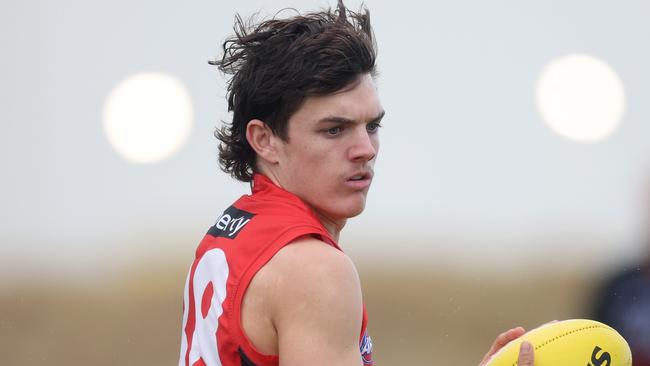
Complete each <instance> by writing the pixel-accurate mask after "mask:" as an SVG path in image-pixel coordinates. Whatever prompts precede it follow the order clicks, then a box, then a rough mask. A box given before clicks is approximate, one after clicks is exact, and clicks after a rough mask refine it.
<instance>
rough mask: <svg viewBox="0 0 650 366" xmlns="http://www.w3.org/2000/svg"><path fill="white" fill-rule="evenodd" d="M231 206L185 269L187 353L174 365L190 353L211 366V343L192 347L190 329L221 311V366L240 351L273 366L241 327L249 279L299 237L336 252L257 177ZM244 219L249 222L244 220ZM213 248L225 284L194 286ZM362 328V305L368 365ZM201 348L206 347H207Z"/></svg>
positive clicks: (308, 216)
mask: <svg viewBox="0 0 650 366" xmlns="http://www.w3.org/2000/svg"><path fill="white" fill-rule="evenodd" d="M233 207H234V211H229V210H232V208H229V209H228V210H226V213H228V212H231V213H232V212H234V213H232V214H230V215H226V213H224V215H222V217H220V218H219V219H218V220H217V223H216V224H215V227H219V228H221V229H224V230H223V231H221V232H218V233H217V234H215V232H216V231H213V230H215V227H213V228H211V231H210V232H209V233H208V234H207V235H206V236H205V237H204V238H203V240H202V241H201V243H200V244H199V247H198V249H197V251H196V259H195V260H194V263H193V265H192V267H191V269H190V275H189V277H188V283H187V285H186V291H187V293H186V294H185V299H186V301H187V302H188V303H187V304H185V303H184V308H186V309H185V310H187V314H184V322H185V324H183V326H184V330H185V332H184V334H183V336H184V337H186V338H185V339H184V340H183V341H184V342H186V344H187V349H186V350H185V352H184V354H182V355H181V358H180V362H179V365H183V366H187V365H190V362H192V360H191V359H190V357H191V356H190V355H191V354H192V355H193V357H197V355H200V357H201V362H205V363H206V365H207V366H211V365H210V364H211V363H210V361H208V360H209V356H205V357H204V355H203V352H205V348H206V347H208V348H209V344H210V340H209V339H208V340H207V341H206V342H203V341H202V342H199V343H198V345H197V343H196V342H197V340H195V339H193V338H195V337H198V336H197V335H196V334H195V330H196V329H195V327H198V326H210V325H211V323H209V321H211V319H212V318H211V317H210V316H208V312H209V311H213V312H215V314H216V313H218V312H219V311H220V310H221V309H222V311H223V313H221V314H220V315H219V316H218V318H217V321H218V324H217V331H216V344H217V348H218V358H219V360H220V362H221V364H222V365H223V366H241V365H242V361H241V356H240V353H239V350H240V349H241V351H243V353H245V354H246V356H247V358H248V359H249V361H250V362H252V363H253V364H255V365H256V366H275V365H278V363H279V362H278V361H279V358H278V356H277V355H264V354H262V353H260V352H258V351H257V350H256V349H255V348H254V346H253V345H252V343H251V342H250V341H249V340H248V338H247V337H246V336H245V334H244V331H243V329H242V326H241V313H240V311H241V304H242V300H243V296H244V293H245V292H246V289H247V288H248V285H249V284H250V281H251V280H252V278H253V277H254V275H255V274H256V273H257V272H258V271H259V270H260V268H262V267H263V266H264V265H265V264H266V263H267V262H268V261H269V260H270V259H271V258H272V257H273V256H274V255H275V254H276V253H277V252H278V251H279V250H280V249H282V248H283V247H284V246H286V245H287V244H289V243H291V242H292V241H294V240H295V239H297V238H299V237H302V236H305V235H312V236H315V237H317V238H319V239H320V240H322V241H323V242H325V243H327V244H329V245H331V246H333V247H335V248H337V249H339V250H341V249H340V247H339V246H338V244H337V243H336V242H335V241H334V240H333V239H332V237H331V236H330V234H329V233H328V232H327V230H326V229H325V228H324V227H323V226H322V224H321V223H320V221H319V220H318V218H317V217H316V216H315V214H314V213H313V212H312V210H311V209H310V208H309V207H308V206H307V205H306V204H305V203H304V202H303V201H301V200H300V199H299V198H298V197H296V196H295V195H293V194H291V193H289V192H287V191H285V190H283V189H281V188H279V187H277V186H276V185H274V184H273V183H272V182H271V181H270V180H269V179H268V178H266V177H264V176H262V175H259V174H257V175H255V176H254V180H253V193H252V195H245V196H242V197H241V198H240V199H239V200H237V201H236V202H235V203H234V204H233ZM241 212H244V213H243V214H242V213H241ZM237 215H239V216H237ZM242 215H243V216H242ZM235 216H237V217H235ZM248 219H250V221H247V220H248ZM210 233H212V234H214V235H211V234H210ZM213 250H217V251H219V253H218V254H219V255H223V256H225V261H226V262H227V264H225V263H224V267H227V268H225V269H220V271H221V272H220V271H214V272H219V273H227V280H226V279H221V280H220V279H219V275H218V273H217V274H214V276H215V279H213V280H211V281H210V282H209V284H208V285H207V286H206V287H205V288H200V289H199V288H195V287H194V282H195V281H196V280H197V279H195V271H196V270H197V265H198V264H199V262H200V261H201V260H202V259H203V258H204V256H205V255H206V253H208V252H210V251H213ZM214 253H215V252H213V254H214ZM214 257H215V258H217V259H214V260H219V258H220V257H219V256H214ZM213 270H215V269H214V268H208V269H207V270H205V269H204V268H202V269H201V270H200V271H202V272H201V274H200V276H205V273H208V276H212V275H213V274H211V273H212V272H213ZM219 281H222V282H223V283H222V286H221V287H222V289H220V285H219ZM213 282H214V283H213ZM213 286H214V289H213ZM224 286H225V287H224ZM195 290H198V291H202V297H201V298H200V299H201V304H200V305H201V309H200V310H201V315H202V316H203V318H204V319H201V322H199V321H198V320H197V319H196V315H195V313H196V310H197V309H196V308H195V306H196V305H197V304H196V302H197V301H195V300H194V299H195V297H196V296H195V295H196V294H194V291H195ZM215 299H216V300H218V301H215ZM206 316H208V317H207V319H205V318H206ZM212 325H213V324H212ZM366 328H367V314H366V309H365V306H364V307H363V325H362V329H361V330H360V337H359V340H360V347H361V348H362V352H363V350H364V349H365V350H366V352H365V354H363V360H364V364H365V365H372V354H371V349H372V342H371V341H370V338H369V337H367V332H366ZM208 329H212V328H208ZM197 334H198V333H197ZM206 344H208V345H207V346H206ZM364 346H365V347H364ZM193 347H196V348H194V349H193ZM201 347H203V348H201ZM181 352H183V349H182V350H181ZM197 352H198V353H197ZM195 362H196V361H195ZM215 363H216V362H215Z"/></svg>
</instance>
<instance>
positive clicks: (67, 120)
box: [0, 0, 650, 282]
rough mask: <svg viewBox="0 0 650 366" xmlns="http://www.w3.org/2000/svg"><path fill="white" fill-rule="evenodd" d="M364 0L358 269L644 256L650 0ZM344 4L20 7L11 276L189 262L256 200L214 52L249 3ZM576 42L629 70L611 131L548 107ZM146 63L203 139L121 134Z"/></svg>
mask: <svg viewBox="0 0 650 366" xmlns="http://www.w3.org/2000/svg"><path fill="white" fill-rule="evenodd" d="M365 3H366V5H367V6H368V8H370V10H371V14H372V22H373V24H374V30H375V34H376V37H377V40H378V46H379V59H378V65H379V71H380V77H379V79H378V87H379V92H380V96H381V98H382V102H383V104H384V107H385V109H386V111H387V117H386V118H385V120H384V122H383V124H384V128H383V129H382V130H381V139H382V146H381V152H380V157H379V161H378V163H377V166H376V176H375V181H374V182H373V187H372V189H371V192H370V197H369V204H368V206H367V209H366V212H365V213H364V214H363V215H362V216H361V217H359V218H355V219H353V220H351V221H350V222H349V224H348V228H346V231H344V234H343V237H342V244H343V246H344V248H345V249H346V250H347V251H348V252H349V253H351V255H352V256H353V257H354V258H355V260H356V261H358V262H360V263H362V264H363V263H366V264H369V265H372V266H379V267H381V268H388V267H400V266H410V265H413V264H418V265H423V266H424V267H445V268H449V269H452V270H453V269H456V270H459V271H471V270H476V271H484V272H486V273H495V272H500V271H503V272H504V273H509V271H510V272H511V271H512V270H518V269H521V268H524V267H526V268H538V269H544V268H547V267H548V266H549V263H553V265H554V266H555V268H560V269H562V268H564V269H572V268H577V267H579V268H580V269H585V268H592V267H599V266H610V265H613V264H614V263H618V262H619V261H623V260H626V259H629V258H632V257H634V256H636V255H638V254H639V253H640V252H641V251H642V250H643V248H644V247H643V244H642V240H641V238H642V237H643V235H645V233H644V225H643V223H644V220H645V219H646V218H645V217H644V215H645V213H644V209H645V207H644V206H645V205H644V204H645V203H646V202H647V201H648V199H647V196H645V193H644V189H645V187H644V185H645V183H644V182H645V181H646V180H647V179H646V178H647V176H648V172H649V170H648V167H649V165H650V164H649V162H650V144H649V143H648V136H650V124H648V120H649V118H650V103H647V98H648V95H650V71H649V70H648V65H650V51H648V47H647V46H643V45H644V44H646V43H647V39H648V36H649V35H650V23H648V21H647V18H648V12H649V11H650V4H648V3H647V2H644V1H626V2H614V1H557V0H553V1H536V2H533V1H527V2H521V1H453V2H435V1H434V2H420V1H410V0H405V1H383V0H368V1H366V2H365ZM347 4H348V6H349V7H351V8H353V9H357V8H358V6H359V4H360V2H358V1H348V2H347ZM332 5H335V4H334V2H333V1H331V2H326V1H305V0H303V1H295V0H272V1H271V0H267V1H254V0H242V1H238V2H234V1H228V2H225V1H194V2H171V1H123V0H115V1H110V2H98V1H75V0H64V1H58V2H51V1H34V0H26V1H9V2H3V9H4V10H3V11H2V12H1V13H0V28H1V31H0V42H1V44H2V57H1V58H0V80H2V82H1V83H0V93H1V94H0V96H1V100H2V102H1V105H2V108H1V109H0V120H1V121H2V131H3V133H2V134H1V135H0V139H1V141H0V149H2V153H1V154H0V159H1V161H2V173H1V174H2V175H1V182H2V189H1V190H0V200H1V202H2V210H1V211H0V212H1V215H2V216H1V217H0V272H1V273H2V278H3V281H5V282H12V281H14V280H16V279H38V278H50V279H51V278H69V277H70V278H90V277H94V276H102V275H105V274H110V273H119V272H120V271H122V270H123V269H124V268H128V267H129V266H136V265H137V264H138V263H140V262H142V261H146V262H156V261H158V260H168V259H170V258H175V259H177V260H178V261H179V262H183V263H187V264H188V265H189V263H190V262H191V258H192V255H193V252H194V249H195V247H196V245H197V243H198V241H199V240H200V238H201V237H202V235H203V234H204V233H205V231H206V230H207V228H208V227H209V226H210V225H211V224H212V222H213V220H214V219H215V218H216V217H217V216H218V215H219V213H220V212H221V211H222V210H223V209H224V208H225V207H227V206H228V205H229V204H230V203H231V202H232V201H233V200H234V199H235V198H236V197H238V196H239V195H240V194H243V193H246V192H248V187H247V185H245V184H241V183H237V182H235V181H234V180H232V179H230V178H229V177H228V176H226V175H225V174H224V173H222V172H221V171H220V170H219V169H218V167H217V159H216V151H217V143H216V139H215V138H214V137H213V135H212V133H213V131H214V128H215V126H219V125H220V124H221V122H220V121H222V120H227V119H228V114H227V112H226V104H225V99H224V96H225V79H224V77H223V76H222V75H220V74H219V72H218V71H217V70H216V69H215V68H214V67H213V66H210V65H208V64H207V61H208V60H211V59H214V58H216V57H218V56H220V55H221V53H220V46H221V43H222V42H223V40H224V39H225V37H226V36H228V35H230V34H231V33H232V24H233V19H234V15H235V13H240V14H242V15H244V16H248V15H250V14H252V13H254V12H256V11H259V12H260V16H261V17H268V16H272V15H273V14H275V12H276V11H278V10H279V9H282V8H285V7H295V8H297V9H299V10H315V9H319V8H324V7H328V6H332ZM576 53H577V54H585V55H590V56H593V57H595V58H597V59H599V60H601V61H603V62H605V63H607V64H608V65H609V66H611V68H612V69H613V70H614V71H615V73H616V74H617V75H618V77H619V78H620V80H621V81H622V82H623V87H624V92H625V104H624V106H625V110H624V114H623V117H622V120H621V122H620V124H619V125H618V127H617V129H616V130H614V131H613V133H611V135H609V136H608V137H606V138H604V139H602V140H600V141H598V142H593V143H581V142H575V141H572V140H570V139H567V138H565V137H562V136H560V135H559V134H557V133H555V132H553V131H552V130H551V129H550V128H549V127H548V126H547V125H546V124H545V123H544V121H543V120H542V118H541V117H540V112H539V110H538V107H537V104H536V85H537V82H538V79H539V77H540V73H541V72H542V70H543V69H544V67H545V65H547V64H548V63H549V62H551V61H553V60H555V59H557V58H559V57H563V56H566V55H570V54H576ZM141 72H160V73H165V74H168V75H171V76H173V77H175V78H176V79H178V80H179V81H180V82H181V83H182V84H183V85H184V86H185V88H186V90H187V91H188V92H189V95H190V96H191V100H192V108H193V119H192V129H191V132H190V135H189V138H188V140H187V141H186V142H185V143H184V144H183V145H182V147H181V148H180V149H179V150H178V151H177V152H176V153H175V154H173V155H171V156H170V157H169V158H168V159H165V160H162V161H160V162H156V163H150V164H135V163H131V162H129V161H127V160H125V159H123V158H122V157H121V156H120V155H118V154H117V153H116V151H115V150H114V149H113V148H112V146H111V145H110V144H109V142H108V140H107V137H106V134H105V132H104V129H103V109H104V105H105V103H106V100H107V98H108V96H109V94H110V92H111V90H113V88H115V86H116V85H117V84H118V83H119V82H120V81H122V80H124V79H126V78H128V77H130V76H132V75H134V74H137V73H141ZM150 133H151V136H152V138H155V136H156V134H157V131H156V129H155V128H154V129H151V131H150ZM347 243H349V244H347Z"/></svg>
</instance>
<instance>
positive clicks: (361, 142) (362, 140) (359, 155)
mask: <svg viewBox="0 0 650 366" xmlns="http://www.w3.org/2000/svg"><path fill="white" fill-rule="evenodd" d="M378 148H379V141H378V138H377V135H370V134H369V133H368V131H367V130H366V129H365V127H364V128H362V129H360V131H359V132H358V133H356V134H355V139H354V143H353V144H352V146H351V148H350V150H349V154H350V160H353V161H370V160H372V159H374V158H375V156H376V155H377V149H378Z"/></svg>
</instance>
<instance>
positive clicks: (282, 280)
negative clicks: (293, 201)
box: [261, 237, 363, 365]
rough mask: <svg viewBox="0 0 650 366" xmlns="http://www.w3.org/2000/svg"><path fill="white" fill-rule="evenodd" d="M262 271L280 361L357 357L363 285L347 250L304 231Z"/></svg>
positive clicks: (325, 361)
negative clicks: (304, 235)
mask: <svg viewBox="0 0 650 366" xmlns="http://www.w3.org/2000/svg"><path fill="white" fill-rule="evenodd" d="M261 272H262V273H261V278H262V281H263V282H265V283H266V284H267V286H265V287H266V288H265V291H264V292H266V293H267V295H271V294H272V295H271V296H269V297H268V298H267V299H268V302H267V306H269V308H268V309H269V311H270V317H271V322H272V324H273V327H274V328H275V329H276V330H277V346H278V352H279V354H280V356H281V360H282V364H283V365H294V364H295V365H300V364H310V362H313V360H314V359H319V360H322V361H323V364H324V365H325V364H345V365H354V364H358V362H360V354H359V348H358V347H359V345H358V342H359V335H360V331H361V322H362V307H363V305H362V296H361V286H360V284H359V276H358V274H357V271H356V269H355V267H354V264H353V263H352V261H351V260H350V258H349V257H348V256H347V255H345V254H344V253H343V252H341V251H339V250H337V249H336V248H333V247H331V246H329V245H327V244H325V243H323V242H322V241H319V240H317V239H314V238H308V237H305V238H301V239H299V240H297V241H295V242H293V243H291V244H290V245H287V246H286V247H284V248H283V249H282V250H280V251H279V252H278V253H277V254H276V255H275V256H274V257H273V259H272V260H271V261H269V263H268V264H267V265H266V266H264V268H263V269H262V271H261ZM315 345H318V346H315ZM315 356H318V357H315Z"/></svg>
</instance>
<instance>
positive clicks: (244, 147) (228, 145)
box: [209, 0, 377, 182]
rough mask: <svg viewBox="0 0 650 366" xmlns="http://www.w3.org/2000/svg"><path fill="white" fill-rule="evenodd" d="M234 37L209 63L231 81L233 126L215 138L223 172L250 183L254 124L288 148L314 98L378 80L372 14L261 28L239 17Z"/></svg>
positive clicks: (338, 14)
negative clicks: (296, 121)
mask: <svg viewBox="0 0 650 366" xmlns="http://www.w3.org/2000/svg"><path fill="white" fill-rule="evenodd" d="M234 31H235V34H234V35H233V36H232V37H230V38H228V39H227V40H226V41H225V42H224V43H223V57H222V58H221V60H216V61H210V62H209V63H210V64H211V65H216V66H217V67H218V69H219V70H221V71H222V72H223V73H225V74H227V75H232V77H231V78H230V80H229V81H228V89H227V100H228V111H229V112H232V113H233V117H232V121H231V122H230V123H227V122H226V123H225V124H224V126H223V127H222V128H217V129H216V130H215V136H216V137H217V138H218V139H219V141H220V144H219V165H220V167H221V169H222V170H223V171H224V172H226V173H229V174H230V175H231V176H233V177H234V178H235V179H238V180H240V181H243V182H250V181H251V180H252V177H253V173H254V172H255V171H256V166H255V159H256V154H255V151H254V150H253V149H252V148H251V146H250V145H249V143H248V141H247V139H246V126H247V125H248V122H249V121H251V120H253V119H259V120H261V121H264V123H265V124H266V125H268V126H269V127H270V129H271V131H273V133H274V134H276V135H277V136H279V137H280V138H282V139H283V140H285V141H287V140H288V137H287V122H288V120H289V118H290V117H291V116H292V115H293V113H295V112H296V111H297V110H298V108H300V106H301V105H302V103H303V101H304V100H305V98H307V97H309V96H318V95H327V94H331V93H334V92H336V91H339V90H341V89H343V88H345V87H346V86H348V85H350V84H351V83H353V82H355V81H356V80H357V79H358V78H359V77H360V76H361V75H364V74H371V75H373V76H375V75H376V68H375V59H376V57H377V51H376V44H375V41H374V37H373V32H372V28H371V27H370V14H369V11H368V9H366V8H362V9H361V10H360V11H359V12H354V11H351V10H349V9H346V8H345V6H344V5H343V2H342V0H339V1H338V5H337V8H336V9H335V10H332V9H327V10H324V11H321V12H314V13H308V14H304V15H300V14H299V15H296V16H294V17H291V18H287V19H276V18H273V19H270V20H266V21H263V22H261V23H259V24H257V25H256V24H254V22H253V20H249V21H248V22H245V21H243V20H242V18H241V16H239V15H237V16H236V17H235V26H234Z"/></svg>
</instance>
